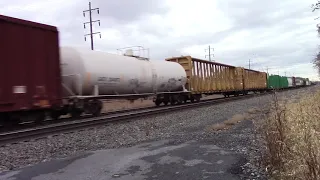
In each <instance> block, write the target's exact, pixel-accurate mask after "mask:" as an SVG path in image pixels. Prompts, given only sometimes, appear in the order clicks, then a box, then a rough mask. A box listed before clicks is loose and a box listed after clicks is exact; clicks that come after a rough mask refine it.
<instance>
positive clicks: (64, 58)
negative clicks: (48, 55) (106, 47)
mask: <svg viewBox="0 0 320 180" xmlns="http://www.w3.org/2000/svg"><path fill="white" fill-rule="evenodd" d="M60 56H61V58H60V59H61V66H62V78H63V86H64V95H65V96H70V95H71V96H74V95H75V96H91V95H93V94H94V89H95V88H94V87H95V85H97V86H96V87H98V91H99V95H124V94H144V93H153V92H168V91H182V90H183V87H184V85H185V84H186V80H187V79H186V72H185V70H184V68H183V67H182V66H181V65H180V64H178V63H174V62H168V61H164V60H162V61H161V60H159V61H148V60H141V59H138V58H136V57H129V56H123V55H116V54H109V53H106V52H99V51H91V50H86V49H81V48H74V47H61V48H60Z"/></svg>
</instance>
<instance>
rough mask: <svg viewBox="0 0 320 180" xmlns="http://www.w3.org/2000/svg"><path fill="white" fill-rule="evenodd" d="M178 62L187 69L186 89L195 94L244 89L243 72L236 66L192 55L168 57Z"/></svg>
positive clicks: (169, 59) (168, 59)
mask: <svg viewBox="0 0 320 180" xmlns="http://www.w3.org/2000/svg"><path fill="white" fill-rule="evenodd" d="M166 61H172V62H177V63H179V64H180V65H181V66H183V68H184V69H185V71H186V74H187V78H188V82H187V84H186V89H187V90H189V91H191V92H192V93H193V94H211V93H223V92H234V91H242V90H243V83H242V77H241V75H242V72H241V71H240V72H238V71H237V68H236V67H235V66H230V65H226V64H221V63H216V62H211V61H206V60H201V59H197V58H193V57H191V56H181V57H172V58H167V59H166Z"/></svg>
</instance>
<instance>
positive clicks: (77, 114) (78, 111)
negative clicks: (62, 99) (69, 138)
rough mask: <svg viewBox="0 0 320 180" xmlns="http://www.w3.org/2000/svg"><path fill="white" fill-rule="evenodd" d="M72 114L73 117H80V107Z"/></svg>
mask: <svg viewBox="0 0 320 180" xmlns="http://www.w3.org/2000/svg"><path fill="white" fill-rule="evenodd" d="M70 114H71V116H72V117H73V118H79V117H80V116H81V114H82V112H81V111H80V110H79V109H73V110H72V111H71V113H70Z"/></svg>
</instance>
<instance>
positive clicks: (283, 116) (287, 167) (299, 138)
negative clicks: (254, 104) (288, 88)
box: [260, 92, 320, 180]
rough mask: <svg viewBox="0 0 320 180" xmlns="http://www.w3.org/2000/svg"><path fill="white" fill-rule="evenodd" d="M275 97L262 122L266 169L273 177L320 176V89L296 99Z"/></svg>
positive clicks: (306, 178)
mask: <svg viewBox="0 0 320 180" xmlns="http://www.w3.org/2000/svg"><path fill="white" fill-rule="evenodd" d="M273 98H274V99H273V103H272V107H271V111H270V112H271V113H269V114H268V116H267V119H266V121H264V122H263V124H262V126H260V128H261V129H260V130H261V132H263V134H262V137H263V142H264V145H265V148H266V149H265V150H266V152H265V155H264V166H265V167H266V170H267V172H268V173H269V174H270V176H271V177H272V178H273V179H305V180H316V179H320V92H318V93H316V94H314V95H308V96H307V97H304V98H302V99H300V100H298V101H297V100H295V102H287V103H281V101H279V100H278V98H277V96H276V94H274V95H273Z"/></svg>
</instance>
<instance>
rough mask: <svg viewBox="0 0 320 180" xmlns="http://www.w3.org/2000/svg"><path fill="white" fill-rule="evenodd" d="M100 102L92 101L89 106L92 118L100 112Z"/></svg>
mask: <svg viewBox="0 0 320 180" xmlns="http://www.w3.org/2000/svg"><path fill="white" fill-rule="evenodd" d="M102 106H103V105H102V102H101V101H99V100H94V101H93V102H91V104H90V113H91V114H92V115H94V116H99V115H100V114H101V110H102Z"/></svg>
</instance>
